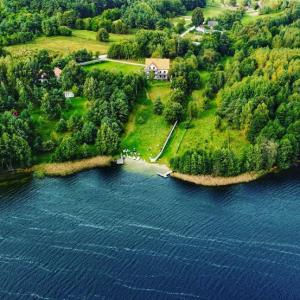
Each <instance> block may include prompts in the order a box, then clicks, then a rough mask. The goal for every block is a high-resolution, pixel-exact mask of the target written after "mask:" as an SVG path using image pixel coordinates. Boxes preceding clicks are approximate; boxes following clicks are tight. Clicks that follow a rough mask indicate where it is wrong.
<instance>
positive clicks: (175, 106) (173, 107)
mask: <svg viewBox="0 0 300 300" xmlns="http://www.w3.org/2000/svg"><path fill="white" fill-rule="evenodd" d="M183 113H184V111H183V107H182V105H181V104H180V103H178V102H168V103H167V105H166V108H165V119H166V121H167V122H168V123H174V122H175V121H179V120H181V119H182V117H183Z"/></svg>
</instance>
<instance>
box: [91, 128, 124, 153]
mask: <svg viewBox="0 0 300 300" xmlns="http://www.w3.org/2000/svg"><path fill="white" fill-rule="evenodd" d="M119 144H120V138H119V137H118V134H117V133H115V132H114V130H113V129H112V128H111V127H110V126H108V125H107V124H105V123H104V124H103V125H102V126H101V128H100V129H99V131H98V134H97V140H96V147H97V150H98V151H99V154H105V155H110V154H115V153H116V152H117V151H118V149H119Z"/></svg>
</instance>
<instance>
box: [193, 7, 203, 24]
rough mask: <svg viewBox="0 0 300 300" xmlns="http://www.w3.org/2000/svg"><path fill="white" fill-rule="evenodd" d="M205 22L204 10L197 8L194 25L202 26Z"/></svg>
mask: <svg viewBox="0 0 300 300" xmlns="http://www.w3.org/2000/svg"><path fill="white" fill-rule="evenodd" d="M203 22H204V15H203V12H202V9H201V8H200V7H197V8H195V9H194V10H193V13H192V23H193V25H194V26H196V27H197V26H200V25H202V24H203Z"/></svg>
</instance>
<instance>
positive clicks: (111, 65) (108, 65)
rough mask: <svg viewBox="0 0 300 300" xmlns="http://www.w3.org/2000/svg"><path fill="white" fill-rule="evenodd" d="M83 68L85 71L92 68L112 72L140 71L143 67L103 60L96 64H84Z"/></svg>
mask: <svg viewBox="0 0 300 300" xmlns="http://www.w3.org/2000/svg"><path fill="white" fill-rule="evenodd" d="M84 69H85V70H86V71H91V70H93V69H99V70H107V71H111V72H114V73H118V72H122V73H140V72H142V71H143V67H141V66H135V65H128V64H122V63H117V62H112V61H104V62H101V63H98V64H94V65H89V66H85V67H84Z"/></svg>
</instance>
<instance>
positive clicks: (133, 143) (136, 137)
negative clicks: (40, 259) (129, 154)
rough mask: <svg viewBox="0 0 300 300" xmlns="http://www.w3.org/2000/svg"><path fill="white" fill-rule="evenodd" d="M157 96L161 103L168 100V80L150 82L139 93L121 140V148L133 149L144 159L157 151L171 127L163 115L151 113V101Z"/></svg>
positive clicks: (154, 154) (147, 158) (152, 155)
mask: <svg viewBox="0 0 300 300" xmlns="http://www.w3.org/2000/svg"><path fill="white" fill-rule="evenodd" d="M158 96H160V97H161V100H162V102H163V103H166V102H167V101H168V99H169V96H170V83H169V82H152V83H150V86H149V88H148V89H147V91H144V93H141V95H140V98H139V99H138V103H137V105H136V107H135V109H134V111H133V113H132V114H131V117H130V120H129V122H128V124H127V127H126V133H125V136H124V138H123V141H122V148H124V149H125V148H127V149H130V150H134V149H135V150H137V151H138V152H139V153H140V155H141V156H142V157H143V158H144V159H146V160H149V158H150V157H154V156H156V155H157V154H158V153H159V151H160V149H161V147H162V145H163V143H164V141H165V139H166V137H167V136H168V133H169V131H170V129H171V125H169V124H167V122H166V121H165V120H164V117H163V116H158V115H155V114H154V113H153V101H154V100H155V99H156V98H157V97H158Z"/></svg>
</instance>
